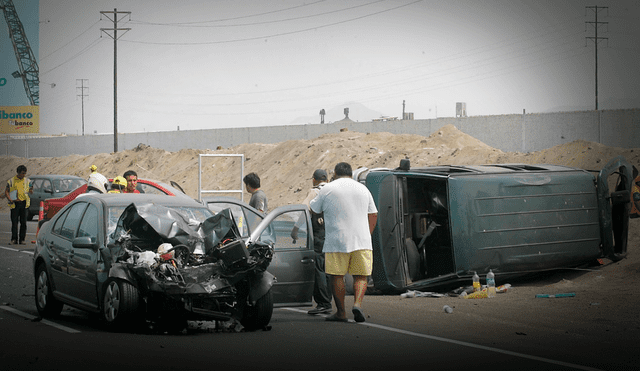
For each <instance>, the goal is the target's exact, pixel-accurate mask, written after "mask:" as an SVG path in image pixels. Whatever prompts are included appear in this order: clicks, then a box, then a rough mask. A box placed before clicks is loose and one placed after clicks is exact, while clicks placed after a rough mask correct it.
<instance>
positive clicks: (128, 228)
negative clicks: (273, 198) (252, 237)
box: [114, 203, 240, 255]
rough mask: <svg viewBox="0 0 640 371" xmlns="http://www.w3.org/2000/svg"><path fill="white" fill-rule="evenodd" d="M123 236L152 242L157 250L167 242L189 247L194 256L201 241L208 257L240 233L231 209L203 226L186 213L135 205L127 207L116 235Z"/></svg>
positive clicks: (223, 211) (157, 206)
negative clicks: (225, 241)
mask: <svg viewBox="0 0 640 371" xmlns="http://www.w3.org/2000/svg"><path fill="white" fill-rule="evenodd" d="M124 233H128V234H129V235H131V237H132V239H134V240H146V241H150V244H151V245H152V246H154V245H155V246H154V249H155V247H157V246H159V245H160V244H161V243H164V242H168V243H171V244H172V245H174V246H176V245H186V246H187V247H189V249H190V252H192V253H193V251H194V250H195V247H196V244H197V243H198V242H202V243H204V246H205V254H206V255H208V254H210V253H211V252H212V250H213V248H214V247H215V246H217V245H218V244H219V243H220V242H221V241H224V240H225V239H237V238H240V231H238V227H237V226H236V223H235V221H234V220H233V215H232V214H231V211H230V210H229V209H225V210H222V211H221V212H219V213H218V214H216V215H214V216H212V217H210V218H208V219H207V220H205V221H204V222H202V223H198V224H194V221H193V220H189V219H188V218H187V217H186V216H185V215H184V214H183V213H181V212H179V211H177V210H174V209H171V208H168V207H166V206H162V205H157V204H151V203H149V204H136V203H132V204H130V205H129V206H127V207H126V208H125V210H124V211H123V213H122V215H121V216H120V219H119V220H118V224H117V226H116V229H115V232H114V236H116V237H117V236H121V235H122V234H124Z"/></svg>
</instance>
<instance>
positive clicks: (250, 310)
mask: <svg viewBox="0 0 640 371" xmlns="http://www.w3.org/2000/svg"><path fill="white" fill-rule="evenodd" d="M272 315H273V294H272V292H271V289H269V291H267V293H266V294H264V295H263V296H262V297H261V298H260V299H258V300H256V304H255V305H253V306H248V305H247V306H246V307H245V309H244V314H243V316H242V320H241V321H240V323H241V324H242V326H243V327H244V328H245V329H246V330H248V331H255V330H258V329H261V328H265V327H267V325H268V324H269V322H271V316H272Z"/></svg>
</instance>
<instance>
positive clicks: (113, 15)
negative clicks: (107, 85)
mask: <svg viewBox="0 0 640 371" xmlns="http://www.w3.org/2000/svg"><path fill="white" fill-rule="evenodd" d="M100 14H102V15H104V16H105V17H107V19H109V20H110V21H112V22H113V28H101V29H100V31H102V32H104V33H106V34H107V35H109V37H111V38H112V39H113V152H118V31H124V33H122V34H121V35H120V36H122V35H124V34H125V33H126V32H127V31H129V30H131V29H130V28H118V22H120V21H121V20H123V19H124V18H125V17H126V16H127V15H128V16H129V20H131V12H119V11H118V9H116V8H113V12H111V11H101V12H100ZM120 15H122V16H120ZM107 31H113V35H112V34H110V33H109V32H107Z"/></svg>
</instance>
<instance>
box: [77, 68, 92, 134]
mask: <svg viewBox="0 0 640 371" xmlns="http://www.w3.org/2000/svg"><path fill="white" fill-rule="evenodd" d="M85 81H86V82H87V84H89V80H88V79H76V91H78V89H80V90H79V92H78V95H77V96H78V97H81V99H82V136H84V97H88V96H89V94H85V91H84V89H87V90H88V89H89V87H88V86H84V83H85ZM78 83H80V86H77V85H78Z"/></svg>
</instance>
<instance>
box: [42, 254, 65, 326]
mask: <svg viewBox="0 0 640 371" xmlns="http://www.w3.org/2000/svg"><path fill="white" fill-rule="evenodd" d="M52 284H53V283H52V282H51V280H50V278H49V274H48V273H47V268H46V266H45V265H44V264H40V265H38V268H37V269H36V284H35V297H36V308H37V309H38V313H39V314H40V315H41V316H42V317H55V316H57V315H59V314H60V312H62V306H63V304H62V302H60V301H58V300H57V299H56V298H54V297H53V292H52Z"/></svg>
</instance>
